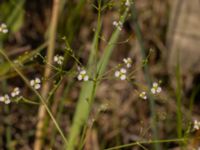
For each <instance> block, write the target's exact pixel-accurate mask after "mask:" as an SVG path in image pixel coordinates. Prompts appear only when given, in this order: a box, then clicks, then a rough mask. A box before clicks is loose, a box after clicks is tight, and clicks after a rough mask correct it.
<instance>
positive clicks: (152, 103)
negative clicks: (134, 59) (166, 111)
mask: <svg viewBox="0 0 200 150" xmlns="http://www.w3.org/2000/svg"><path fill="white" fill-rule="evenodd" d="M131 15H132V21H133V23H134V31H135V34H136V37H137V39H138V42H139V45H140V51H141V54H142V59H143V60H146V58H147V56H148V52H147V50H146V49H145V47H144V42H143V41H144V40H143V35H142V32H141V29H140V26H139V24H138V22H137V12H136V8H135V5H132V7H131ZM144 76H145V80H146V83H147V85H148V96H149V101H150V111H151V129H152V131H153V139H154V140H156V139H158V127H157V121H156V107H155V100H154V98H153V96H152V95H151V93H150V88H151V82H152V81H151V78H150V73H149V67H148V65H147V64H146V65H144ZM154 147H155V150H160V149H161V146H160V144H159V143H157V142H156V143H154Z"/></svg>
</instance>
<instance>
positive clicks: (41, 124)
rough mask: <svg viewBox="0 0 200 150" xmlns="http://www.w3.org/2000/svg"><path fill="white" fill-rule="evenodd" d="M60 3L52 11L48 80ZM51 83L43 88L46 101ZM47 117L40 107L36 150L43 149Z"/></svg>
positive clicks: (57, 0) (47, 83)
mask: <svg viewBox="0 0 200 150" xmlns="http://www.w3.org/2000/svg"><path fill="white" fill-rule="evenodd" d="M59 3H60V0H54V1H53V9H52V16H51V23H50V26H49V35H48V37H49V39H48V49H47V64H46V67H45V70H44V78H45V79H48V78H49V77H50V75H51V72H52V70H51V68H50V67H49V64H52V59H53V55H54V51H55V50H54V49H55V37H56V29H57V22H58V13H59ZM50 85H51V82H45V83H44V84H43V86H42V90H41V95H42V96H43V97H44V98H45V99H46V98H47V97H48V92H49V89H50ZM45 116H46V109H45V107H44V106H43V105H41V106H40V107H39V111H38V119H39V121H38V123H37V129H36V139H35V142H34V150H41V149H42V143H43V140H42V138H41V137H42V136H43V134H44V126H45Z"/></svg>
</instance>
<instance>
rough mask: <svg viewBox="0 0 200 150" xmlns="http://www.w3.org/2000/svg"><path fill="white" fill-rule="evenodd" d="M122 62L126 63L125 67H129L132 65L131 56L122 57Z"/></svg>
mask: <svg viewBox="0 0 200 150" xmlns="http://www.w3.org/2000/svg"><path fill="white" fill-rule="evenodd" d="M123 62H124V63H125V64H126V67H127V68H130V67H131V65H132V60H131V58H129V57H128V58H124V59H123Z"/></svg>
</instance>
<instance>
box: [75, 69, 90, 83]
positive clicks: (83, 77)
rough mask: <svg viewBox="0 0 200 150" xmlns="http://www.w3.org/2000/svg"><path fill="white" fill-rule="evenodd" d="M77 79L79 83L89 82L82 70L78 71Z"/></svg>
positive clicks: (84, 71)
mask: <svg viewBox="0 0 200 150" xmlns="http://www.w3.org/2000/svg"><path fill="white" fill-rule="evenodd" d="M77 78H78V80H79V81H81V80H83V81H88V80H89V76H88V75H87V72H86V70H84V69H82V70H80V72H79V74H78V77H77Z"/></svg>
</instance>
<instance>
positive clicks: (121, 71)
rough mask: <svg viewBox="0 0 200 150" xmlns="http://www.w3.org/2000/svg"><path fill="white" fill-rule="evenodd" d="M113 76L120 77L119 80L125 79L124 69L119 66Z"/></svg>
mask: <svg viewBox="0 0 200 150" xmlns="http://www.w3.org/2000/svg"><path fill="white" fill-rule="evenodd" d="M115 77H117V78H120V79H121V80H126V69H125V68H121V69H120V70H118V71H115Z"/></svg>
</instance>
